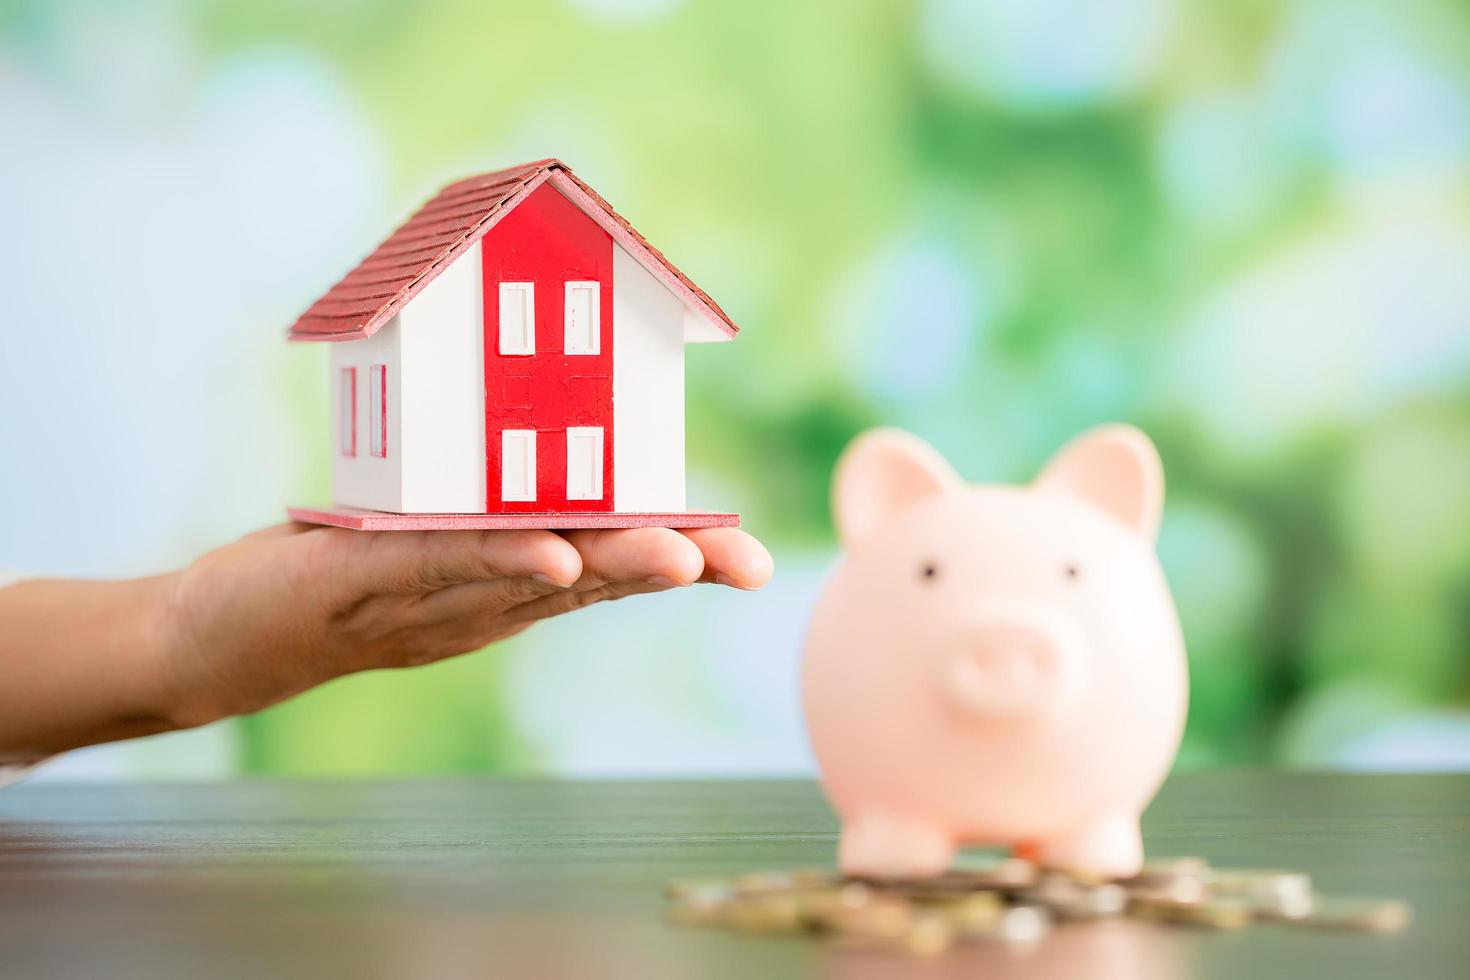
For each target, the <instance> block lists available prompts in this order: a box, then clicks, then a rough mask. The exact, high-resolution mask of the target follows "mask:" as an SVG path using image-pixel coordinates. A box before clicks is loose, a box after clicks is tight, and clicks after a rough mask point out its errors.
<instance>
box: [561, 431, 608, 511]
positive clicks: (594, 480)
mask: <svg viewBox="0 0 1470 980" xmlns="http://www.w3.org/2000/svg"><path fill="white" fill-rule="evenodd" d="M567 499H568V500H601V499H602V429H601V427H598V426H582V427H575V428H570V429H567Z"/></svg>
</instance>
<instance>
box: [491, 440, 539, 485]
mask: <svg viewBox="0 0 1470 980" xmlns="http://www.w3.org/2000/svg"><path fill="white" fill-rule="evenodd" d="M500 499H501V500H535V499H536V430H535V429H505V430H503V431H502V432H501V433H500Z"/></svg>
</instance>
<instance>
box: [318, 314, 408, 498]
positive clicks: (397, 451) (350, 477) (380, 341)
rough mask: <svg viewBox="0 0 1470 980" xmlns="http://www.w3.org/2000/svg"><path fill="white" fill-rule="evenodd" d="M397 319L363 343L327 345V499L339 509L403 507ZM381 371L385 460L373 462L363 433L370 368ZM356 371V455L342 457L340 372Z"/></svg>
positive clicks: (367, 438)
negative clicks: (329, 400)
mask: <svg viewBox="0 0 1470 980" xmlns="http://www.w3.org/2000/svg"><path fill="white" fill-rule="evenodd" d="M401 338H402V330H401V328H400V324H399V317H396V316H395V317H394V318H393V319H391V320H389V321H388V322H387V323H386V324H384V325H383V328H382V329H381V330H379V331H378V332H377V333H375V334H373V335H372V336H371V337H368V338H366V339H363V340H349V341H343V342H340V343H333V344H329V345H328V346H329V347H330V348H331V358H330V360H331V376H330V378H329V381H330V384H331V391H332V497H333V499H334V500H336V502H337V503H339V504H345V505H346V506H349V507H362V508H366V509H368V510H389V511H398V510H401V509H402V507H401V504H402V502H403V484H402V475H403V440H402V438H401V436H402V405H403V399H402V398H401V397H398V393H399V392H400V391H402V382H401V370H400V367H401V363H402V358H401V346H400V341H401ZM374 364H383V365H385V366H386V370H387V376H388V385H387V387H388V397H387V400H386V402H385V407H386V409H387V413H386V414H387V421H388V430H387V440H386V449H387V455H386V456H381V457H380V456H374V455H372V452H371V448H370V447H371V445H372V443H371V439H370V433H369V431H368V404H369V396H368V381H369V374H370V372H369V368H370V367H371V366H372V365H374ZM346 367H352V368H356V369H357V399H356V405H357V453H356V455H354V456H344V455H343V453H342V438H341V433H342V401H343V399H342V388H341V385H342V369H343V368H346Z"/></svg>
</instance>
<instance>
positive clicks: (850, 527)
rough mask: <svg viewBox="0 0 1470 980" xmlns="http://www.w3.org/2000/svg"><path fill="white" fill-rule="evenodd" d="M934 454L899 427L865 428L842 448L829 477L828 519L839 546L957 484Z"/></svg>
mask: <svg viewBox="0 0 1470 980" xmlns="http://www.w3.org/2000/svg"><path fill="white" fill-rule="evenodd" d="M959 484H960V478H959V475H958V474H957V473H955V471H954V469H953V468H952V467H951V466H950V465H949V463H948V462H946V461H945V458H944V457H943V456H941V455H939V451H938V450H937V449H935V448H934V447H933V446H931V445H929V444H928V443H927V442H925V441H924V440H922V439H920V438H919V437H918V436H913V435H909V434H908V433H907V432H903V431H901V430H899V429H869V430H868V431H867V432H864V433H863V434H862V435H860V436H858V437H857V438H856V439H854V440H853V441H852V443H851V444H850V445H848V447H847V449H845V450H844V451H843V453H842V458H841V459H839V460H838V461H837V472H836V475H835V476H834V477H833V478H832V516H833V519H834V520H835V521H836V523H837V536H838V537H839V538H840V539H841V540H842V542H843V543H844V544H851V543H852V542H854V541H860V540H862V539H863V538H865V537H867V536H868V535H869V534H871V533H872V532H873V530H874V529H876V528H878V527H879V526H881V525H882V524H884V523H886V522H887V521H888V520H889V519H891V518H892V517H893V516H894V515H895V514H897V513H898V512H899V511H901V510H903V509H904V508H906V507H909V506H911V505H913V504H915V503H917V502H918V501H920V500H923V499H924V498H925V497H928V496H931V495H933V494H937V493H942V492H944V491H945V490H949V489H952V488H954V487H956V486H959Z"/></svg>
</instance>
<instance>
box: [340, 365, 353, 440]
mask: <svg viewBox="0 0 1470 980" xmlns="http://www.w3.org/2000/svg"><path fill="white" fill-rule="evenodd" d="M341 389H342V390H341V391H340V392H338V395H337V443H338V445H339V446H341V447H342V455H343V456H356V455H357V368H355V367H345V368H343V369H342V381H341Z"/></svg>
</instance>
